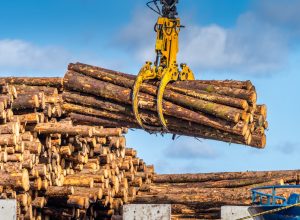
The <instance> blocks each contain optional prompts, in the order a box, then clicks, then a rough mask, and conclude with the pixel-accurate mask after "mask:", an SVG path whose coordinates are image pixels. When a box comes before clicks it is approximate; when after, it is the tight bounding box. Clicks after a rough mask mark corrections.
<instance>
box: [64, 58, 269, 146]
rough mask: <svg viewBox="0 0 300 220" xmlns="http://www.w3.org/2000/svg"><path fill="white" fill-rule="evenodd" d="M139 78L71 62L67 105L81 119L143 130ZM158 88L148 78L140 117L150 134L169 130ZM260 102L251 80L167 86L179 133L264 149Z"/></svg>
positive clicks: (171, 122) (167, 106) (167, 103)
mask: <svg viewBox="0 0 300 220" xmlns="http://www.w3.org/2000/svg"><path fill="white" fill-rule="evenodd" d="M134 81H135V76H134V75H128V74H125V73H120V72H116V71H112V70H107V69H103V68H100V67H95V66H90V65H86V64H81V63H76V64H70V65H69V66H68V71H67V73H66V74H65V77H64V85H63V86H64V92H63V99H64V104H63V109H64V110H65V111H66V112H67V113H69V114H70V117H71V118H72V120H73V121H76V122H77V123H82V124H95V125H103V126H123V127H130V128H140V127H139V125H138V124H137V122H136V119H135V117H134V115H133V112H132V107H131V104H132V102H131V101H132V100H131V92H132V88H133V85H134ZM157 87H158V82H157V81H154V82H152V81H148V82H146V83H144V84H143V85H142V87H141V92H140V94H139V108H140V116H141V118H142V121H143V123H144V124H145V125H148V127H149V126H150V127H149V132H158V131H160V132H164V131H163V130H161V125H160V122H159V119H158V116H157V113H156V93H157ZM256 101H257V94H256V91H255V87H254V86H253V85H252V83H251V82H250V81H233V80H225V81H217V80H195V81H178V82H173V83H170V84H169V85H168V86H167V88H166V91H165V93H164V102H163V111H164V114H165V116H166V119H167V126H168V129H169V132H171V133H173V134H178V135H187V136H193V137H200V138H207V139H214V140H219V141H225V142H230V143H237V144H244V145H249V146H252V147H257V148H263V147H265V145H266V136H265V129H267V127H268V124H267V121H266V116H267V110H266V106H265V105H257V103H256Z"/></svg>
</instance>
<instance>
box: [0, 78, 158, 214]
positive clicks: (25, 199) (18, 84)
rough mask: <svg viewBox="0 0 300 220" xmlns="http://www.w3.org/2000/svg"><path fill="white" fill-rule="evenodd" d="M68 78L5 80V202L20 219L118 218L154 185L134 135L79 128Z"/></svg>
mask: <svg viewBox="0 0 300 220" xmlns="http://www.w3.org/2000/svg"><path fill="white" fill-rule="evenodd" d="M62 105H63V103H62V78H0V177H1V178H0V199H17V205H18V209H17V216H18V219H106V218H107V219H111V216H113V215H116V216H118V215H120V212H121V206H122V205H123V203H126V202H128V201H129V200H133V199H134V197H135V196H136V194H137V192H138V191H139V187H140V186H141V185H142V184H146V183H150V182H151V178H152V176H153V173H154V168H153V166H146V164H145V162H143V160H142V159H139V158H138V157H137V152H136V151H135V150H134V149H131V148H126V139H125V137H124V135H123V134H124V133H126V132H127V128H121V127H114V128H105V127H102V126H88V125H76V124H74V123H73V122H72V121H71V119H70V118H68V115H65V114H64V111H63V110H62V108H61V107H62Z"/></svg>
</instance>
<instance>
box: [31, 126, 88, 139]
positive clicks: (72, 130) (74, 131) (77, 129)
mask: <svg viewBox="0 0 300 220" xmlns="http://www.w3.org/2000/svg"><path fill="white" fill-rule="evenodd" d="M34 131H36V132H38V133H39V134H51V133H59V134H67V135H83V136H89V137H91V136H92V135H93V129H92V128H91V127H86V126H72V125H68V124H66V123H40V124H38V125H37V126H35V128H34Z"/></svg>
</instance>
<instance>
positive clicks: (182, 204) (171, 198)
mask: <svg viewBox="0 0 300 220" xmlns="http://www.w3.org/2000/svg"><path fill="white" fill-rule="evenodd" d="M299 175H300V171H299V170H291V171H289V170H288V171H266V172H237V173H207V174H170V175H168V174H166V175H154V178H153V183H151V184H143V186H142V187H141V188H140V191H139V193H138V195H137V197H136V198H135V199H134V200H133V201H132V203H143V204H145V203H146V204H172V217H173V219H186V218H188V219H220V210H221V206H223V205H250V204H251V193H250V189H251V188H254V187H258V186H267V185H279V184H299V181H300V179H299V177H300V176H299ZM295 190H296V189H293V192H295ZM278 192H279V194H280V195H282V196H285V197H287V196H288V195H287V194H286V193H287V192H288V191H287V190H286V189H284V191H278ZM269 193H270V191H269Z"/></svg>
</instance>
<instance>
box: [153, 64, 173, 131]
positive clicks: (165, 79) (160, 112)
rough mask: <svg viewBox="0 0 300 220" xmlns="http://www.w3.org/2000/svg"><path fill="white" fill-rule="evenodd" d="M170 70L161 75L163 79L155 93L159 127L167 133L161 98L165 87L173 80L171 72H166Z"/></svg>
mask: <svg viewBox="0 0 300 220" xmlns="http://www.w3.org/2000/svg"><path fill="white" fill-rule="evenodd" d="M168 70H170V69H167V70H166V73H165V74H163V77H162V79H161V81H160V84H159V88H158V92H157V101H156V108H157V113H158V117H159V120H160V123H161V125H162V126H163V128H164V130H165V131H168V127H167V122H166V120H165V117H164V114H163V96H164V92H165V89H166V86H167V85H168V83H169V82H170V81H171V80H173V72H172V71H168Z"/></svg>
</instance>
